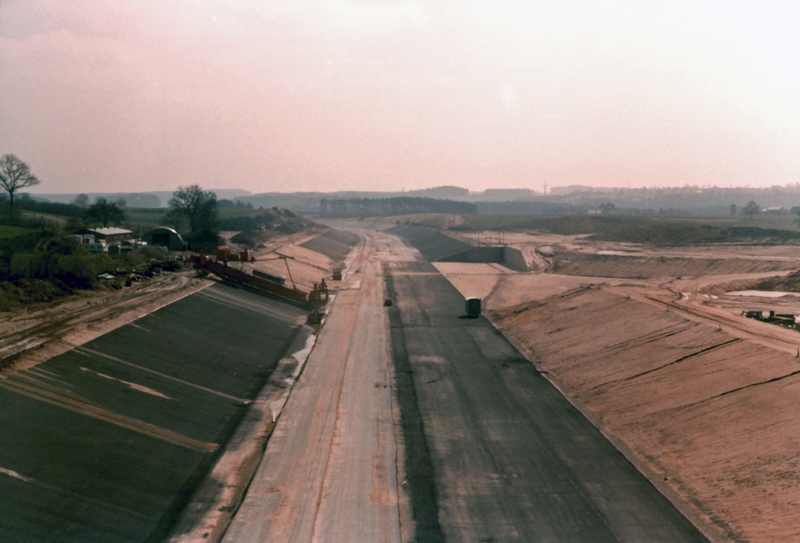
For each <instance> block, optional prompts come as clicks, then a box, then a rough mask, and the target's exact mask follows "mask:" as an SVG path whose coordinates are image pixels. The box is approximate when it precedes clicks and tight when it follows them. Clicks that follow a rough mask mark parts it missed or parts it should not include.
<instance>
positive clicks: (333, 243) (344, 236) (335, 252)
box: [300, 229, 361, 260]
mask: <svg viewBox="0 0 800 543" xmlns="http://www.w3.org/2000/svg"><path fill="white" fill-rule="evenodd" d="M360 241H361V237H360V236H359V235H358V234H354V233H352V232H345V231H343V230H333V229H331V230H328V231H326V232H323V233H322V234H320V235H318V236H316V237H314V238H311V239H310V240H308V241H306V242H305V243H302V244H300V246H301V247H305V248H306V249H311V250H312V251H316V252H318V253H321V254H323V255H325V256H327V257H328V258H331V259H333V260H344V258H345V257H346V256H347V255H348V254H350V250H351V249H352V248H353V246H355V245H357V244H358V243H359V242H360Z"/></svg>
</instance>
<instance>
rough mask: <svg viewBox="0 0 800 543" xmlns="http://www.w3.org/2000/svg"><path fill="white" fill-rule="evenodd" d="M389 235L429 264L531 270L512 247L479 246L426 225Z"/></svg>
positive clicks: (401, 228) (392, 230)
mask: <svg viewBox="0 0 800 543" xmlns="http://www.w3.org/2000/svg"><path fill="white" fill-rule="evenodd" d="M387 232H389V233H390V234H394V235H396V236H398V237H400V238H402V239H404V240H406V241H407V242H408V243H410V244H411V245H413V246H414V248H416V249H417V250H418V251H419V252H420V254H421V255H422V256H423V257H424V258H425V260H427V261H428V262H464V263H472V264H501V265H503V266H505V267H507V268H509V269H512V270H516V271H527V270H528V266H527V264H526V262H525V257H524V256H523V254H522V251H520V250H519V249H516V248H513V247H502V246H477V247H476V246H474V245H470V244H469V243H465V242H463V241H461V240H458V239H455V238H452V237H450V236H447V235H445V234H442V233H441V232H439V231H438V230H436V229H434V228H428V227H424V226H411V225H403V226H396V227H394V228H390V229H388V230H387Z"/></svg>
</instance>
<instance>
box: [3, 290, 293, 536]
mask: <svg viewBox="0 0 800 543" xmlns="http://www.w3.org/2000/svg"><path fill="white" fill-rule="evenodd" d="M304 316H305V313H304V312H303V311H302V310H300V309H297V308H295V307H292V306H288V305H286V304H282V303H280V302H276V301H274V300H270V299H267V298H263V297H260V296H258V295H256V294H253V293H251V292H248V291H244V290H240V289H235V288H232V287H228V286H225V285H215V286H213V287H210V288H208V289H205V290H203V291H201V292H198V293H196V294H193V295H191V296H189V297H186V298H183V299H181V300H179V301H178V302H175V303H174V304H171V305H168V306H166V307H164V308H161V309H160V310H158V311H156V312H154V313H152V314H150V315H148V316H146V317H143V318H141V319H139V320H137V321H135V322H134V323H132V324H130V325H128V326H124V327H122V328H118V329H117V330H115V331H113V332H111V333H109V334H106V335H104V336H101V337H99V338H97V339H95V340H93V341H91V342H89V343H87V344H85V345H82V346H81V347H79V348H76V349H74V350H73V351H70V352H68V353H65V354H63V355H61V356H58V357H55V358H53V359H51V360H49V361H47V362H44V363H42V364H39V365H38V366H36V367H34V368H31V369H29V370H27V371H24V372H20V373H18V374H15V375H13V376H11V377H9V378H8V379H4V380H2V381H0V425H2V428H3V430H4V445H3V447H2V448H0V510H2V511H3V515H2V518H0V540H2V541H26V542H27V541H34V542H35V541H55V540H57V541H75V542H79V541H80V542H86V541H102V542H115V541H152V540H158V539H159V538H163V537H164V536H165V535H166V534H167V533H168V531H169V529H170V527H171V525H172V523H173V522H174V519H175V517H176V515H177V514H178V513H179V512H180V510H181V509H182V508H183V507H184V505H185V504H186V503H187V501H188V500H189V499H190V497H191V494H192V491H193V490H194V488H195V487H196V485H197V484H198V483H199V482H200V481H201V480H202V478H203V477H204V475H205V474H206V473H207V472H208V470H209V469H210V467H211V466H212V465H213V463H214V461H215V459H216V458H217V456H218V455H219V454H220V452H221V450H222V448H223V447H224V445H225V443H226V442H227V439H228V438H229V437H230V435H231V433H232V432H233V430H234V429H235V428H236V425H237V424H238V422H239V421H240V420H241V418H242V417H243V416H244V414H245V412H246V410H247V407H248V405H249V403H250V401H251V400H252V399H253V398H255V396H256V394H257V393H258V392H259V390H260V389H261V388H262V387H263V386H264V384H265V383H266V380H267V379H268V378H269V375H270V373H271V371H272V370H273V369H274V368H275V365H276V364H277V362H278V361H279V360H280V359H281V358H282V357H283V356H284V355H285V354H286V349H287V348H288V347H289V346H290V345H291V342H292V340H293V338H294V337H295V336H296V335H297V333H298V330H299V328H300V324H301V323H302V321H303V318H304Z"/></svg>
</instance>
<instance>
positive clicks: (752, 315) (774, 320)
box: [742, 310, 800, 329]
mask: <svg viewBox="0 0 800 543" xmlns="http://www.w3.org/2000/svg"><path fill="white" fill-rule="evenodd" d="M742 316H744V317H747V318H748V319H755V320H757V321H761V322H768V323H770V324H777V325H778V326H783V327H784V328H793V329H797V328H798V324H800V323H798V316H797V315H795V314H794V313H775V311H772V310H770V311H742Z"/></svg>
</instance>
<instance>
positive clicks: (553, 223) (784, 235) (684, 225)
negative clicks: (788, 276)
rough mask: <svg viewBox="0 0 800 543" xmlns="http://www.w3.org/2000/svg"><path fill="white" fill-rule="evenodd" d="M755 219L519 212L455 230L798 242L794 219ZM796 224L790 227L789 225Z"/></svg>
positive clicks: (477, 219) (687, 241)
mask: <svg viewBox="0 0 800 543" xmlns="http://www.w3.org/2000/svg"><path fill="white" fill-rule="evenodd" d="M755 224H760V225H765V224H766V225H768V224H777V223H769V222H762V223H754V221H747V220H742V221H736V222H734V221H717V220H708V221H700V220H691V221H689V220H680V219H658V218H645V217H626V216H618V215H611V216H594V217H593V216H559V217H531V216H519V215H477V216H471V217H469V218H468V219H467V221H466V222H465V223H464V224H462V225H459V226H455V227H452V230H458V231H465V232H477V231H484V230H495V231H503V230H505V231H508V230H517V231H521V230H534V231H540V232H546V233H550V234H560V235H567V236H575V235H587V236H588V237H589V239H594V240H599V241H617V242H627V243H651V244H656V245H693V244H707V243H762V244H779V243H798V242H800V232H797V230H796V226H794V223H793V222H792V221H791V219H790V220H785V221H784V222H782V225H784V226H785V228H764V227H763V226H756V225H755ZM789 227H791V228H794V230H789V229H788V228H789Z"/></svg>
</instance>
